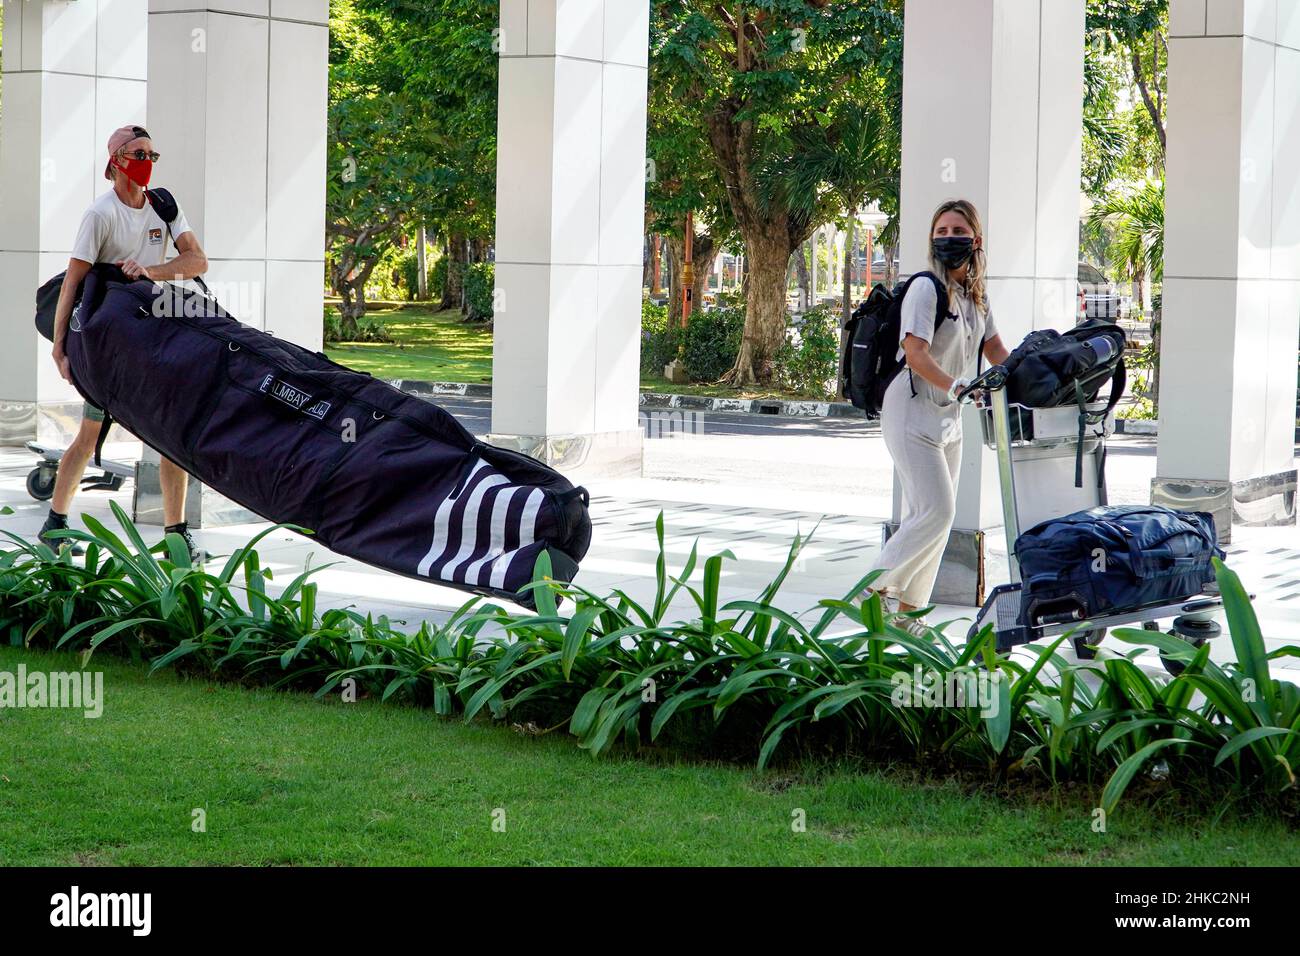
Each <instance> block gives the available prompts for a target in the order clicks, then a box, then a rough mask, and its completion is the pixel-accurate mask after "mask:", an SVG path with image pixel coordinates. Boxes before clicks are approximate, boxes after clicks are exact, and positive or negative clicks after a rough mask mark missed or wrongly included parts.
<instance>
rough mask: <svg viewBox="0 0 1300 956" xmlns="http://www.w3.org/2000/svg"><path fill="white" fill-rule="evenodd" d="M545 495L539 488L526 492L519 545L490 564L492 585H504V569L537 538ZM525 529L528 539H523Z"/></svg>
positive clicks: (496, 586)
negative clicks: (538, 523) (506, 556)
mask: <svg viewBox="0 0 1300 956" xmlns="http://www.w3.org/2000/svg"><path fill="white" fill-rule="evenodd" d="M545 497H546V496H545V495H544V494H542V489H540V488H534V489H533V490H532V491H530V492H529V493H528V498H527V499H526V500H525V501H524V513H523V514H522V515H521V516H520V517H519V547H518V549H516V550H514V551H512V552H510V557H509V558H505V556H504V555H503V556H502V557H503V558H505V559H504V560H499V561H497V562H496V563H495V564H494V565H493V566H492V578H491V582H490V583H491V586H492V587H494V588H502V587H504V586H505V583H506V571H508V570H509V569H510V565H512V564H514V562H515V559H516V558H518V557H519V552H520V551H522V550H523V549H524V548H526V547H528V546H529V545H530V544H532V543H533V542H534V541H536V540H537V515H538V514H539V513H540V511H541V508H542V499H543V498H545ZM526 529H527V530H529V531H530V533H531V538H530V539H529V540H524V532H525V530H526ZM532 571H533V569H532V568H529V569H528V576H529V578H530V579H531V578H532Z"/></svg>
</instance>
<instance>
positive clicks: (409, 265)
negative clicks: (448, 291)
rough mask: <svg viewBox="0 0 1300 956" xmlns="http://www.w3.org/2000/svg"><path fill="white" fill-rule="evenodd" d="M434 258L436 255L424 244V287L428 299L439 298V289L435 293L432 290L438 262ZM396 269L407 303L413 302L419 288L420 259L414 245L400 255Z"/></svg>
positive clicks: (440, 292)
mask: <svg viewBox="0 0 1300 956" xmlns="http://www.w3.org/2000/svg"><path fill="white" fill-rule="evenodd" d="M435 256H436V253H435V252H434V249H433V247H432V246H430V245H429V244H428V243H425V259H424V266H425V280H424V281H425V287H426V289H427V291H428V294H429V297H430V298H441V297H442V289H441V287H440V288H439V289H438V290H437V291H436V292H435V290H434V275H435V273H436V272H437V268H438V262H439V261H440V260H438V259H436V258H435ZM397 267H398V273H399V274H400V276H401V280H402V289H403V291H404V292H405V293H406V299H407V300H408V301H414V299H415V293H416V292H417V291H419V288H420V282H419V278H420V257H419V251H418V250H417V249H416V247H415V246H414V245H412V246H411V248H410V249H405V250H403V251H402V255H401V256H400V257H399V258H398V260H397ZM443 268H444V270H445V269H446V267H445V266H444V267H443Z"/></svg>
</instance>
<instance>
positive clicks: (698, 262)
mask: <svg viewBox="0 0 1300 956" xmlns="http://www.w3.org/2000/svg"><path fill="white" fill-rule="evenodd" d="M692 252H693V253H694V257H693V258H694V259H695V281H694V282H692V283H691V301H692V302H693V303H695V305H694V309H695V311H697V312H698V311H699V310H700V309H701V308H703V306H704V287H705V286H706V285H708V283H709V273H711V272H712V271H713V263H714V262H715V261H716V260H717V258H718V252H719V249H718V246H717V244H716V243H715V242H714V241H713V237H712V236H696V237H695V248H694V249H693V250H692Z"/></svg>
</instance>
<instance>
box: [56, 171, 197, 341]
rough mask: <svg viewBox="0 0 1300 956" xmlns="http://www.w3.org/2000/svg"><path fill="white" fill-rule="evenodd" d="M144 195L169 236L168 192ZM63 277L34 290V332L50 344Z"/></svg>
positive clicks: (172, 216) (173, 208) (173, 207)
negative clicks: (163, 223) (165, 227)
mask: <svg viewBox="0 0 1300 956" xmlns="http://www.w3.org/2000/svg"><path fill="white" fill-rule="evenodd" d="M144 194H145V196H146V197H147V198H148V201H149V202H150V204H152V206H153V208H154V211H155V212H157V213H158V218H159V219H161V220H162V221H163V222H165V223H166V224H167V234H168V235H171V231H172V223H173V222H175V221H176V214H177V212H179V207H178V206H177V204H176V200H175V199H174V198H173V197H172V194H171V193H170V192H168V191H167V190H166V189H163V188H162V187H159V188H158V189H146V190H145V191H144ZM175 245H176V237H175V236H172V246H173V247H174V246H175ZM65 275H67V272H66V271H64V272H60V273H59V274H58V275H56V276H55V277H54V278H52V279H50V280H49V281H47V282H46V283H45V284H44V285H42V286H41V287H40V288H39V289H37V290H36V331H37V332H39V333H40V334H41V336H42V337H43V338H45V339H46V340H47V341H50V342H53V341H54V313H55V312H56V311H57V309H58V306H59V294H60V293H61V292H62V291H63V277H64V276H65ZM121 279H122V281H129V280H128V279H127V278H126V275H125V274H123V275H122V276H121ZM195 281H196V282H197V283H198V284H199V285H200V286H201V287H202V288H203V291H204V292H207V291H208V287H207V284H206V283H205V282H204V281H203V279H202V277H199V276H195ZM82 283H83V284H84V283H85V279H82ZM81 289H82V286H81V285H78V286H77V291H76V293H75V294H74V295H73V297H72V304H73V307H74V308H75V307H76V305H77V303H78V302H80V301H81Z"/></svg>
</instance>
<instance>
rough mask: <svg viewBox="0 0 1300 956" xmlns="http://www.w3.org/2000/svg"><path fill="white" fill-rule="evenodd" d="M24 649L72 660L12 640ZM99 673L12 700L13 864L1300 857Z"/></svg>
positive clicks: (861, 782) (1282, 839) (7, 850)
mask: <svg viewBox="0 0 1300 956" xmlns="http://www.w3.org/2000/svg"><path fill="white" fill-rule="evenodd" d="M20 662H23V663H25V664H26V665H27V667H28V669H29V670H31V669H42V670H47V671H48V670H68V669H75V667H76V658H75V657H72V656H65V655H54V654H44V653H37V652H30V651H26V650H23V649H18V648H0V670H4V671H9V672H11V673H13V672H15V671H16V669H17V666H18V664H19V663H20ZM92 666H93V668H94V669H99V670H102V671H104V673H105V677H104V685H105V705H104V713H103V716H102V717H100V718H98V719H86V718H85V717H83V716H82V714H81V713H80V712H79V711H68V710H52V709H45V710H0V865H28V864H52V865H60V864H137V865H163V864H252V865H262V864H298V865H305V864H344V865H348V864H397V865H402V864H444V865H468V864H558V865H566V864H600V865H623V864H648V865H660V864H688V865H689V864H702V865H708V864H759V865H762V864H787V865H789V864H796V865H797V864H880V865H891V864H911V865H954V864H981V865H996V864H1085V865H1102V864H1135V865H1136V864H1182V865H1209V864H1216V865H1217V864H1249V865H1262V864H1275V865H1294V864H1296V863H1300V846H1298V845H1297V840H1296V838H1295V836H1294V834H1291V833H1288V832H1287V830H1286V828H1285V826H1284V825H1283V824H1281V823H1279V822H1277V821H1276V820H1273V819H1258V818H1257V819H1252V820H1242V819H1240V817H1239V813H1238V811H1237V809H1236V808H1235V807H1229V808H1227V810H1226V812H1225V811H1223V808H1218V811H1217V812H1216V811H1212V810H1206V811H1200V812H1198V814H1188V813H1182V812H1179V811H1176V810H1172V809H1165V810H1159V809H1152V806H1151V805H1147V806H1138V805H1136V804H1133V805H1132V809H1131V812H1129V813H1124V812H1123V808H1121V812H1120V814H1119V815H1117V816H1116V817H1113V818H1112V820H1111V821H1110V826H1109V830H1108V832H1106V833H1095V832H1093V831H1092V829H1091V827H1090V823H1091V815H1090V813H1091V810H1090V804H1091V801H1090V800H1089V799H1088V795H1087V794H1086V793H1079V794H1077V795H1067V794H1061V795H1058V796H1051V795H1048V796H1042V795H1041V794H1040V795H1039V797H1037V798H1029V799H1026V798H1024V797H1016V798H1004V797H1000V796H998V795H995V794H991V793H973V794H972V793H964V792H963V791H962V790H961V789H960V788H959V787H958V786H957V785H955V784H952V783H945V784H925V783H919V782H914V781H911V780H909V779H907V778H906V777H905V776H904V775H902V774H900V773H894V772H856V771H853V770H849V769H833V768H832V769H825V768H823V769H821V770H814V769H812V768H808V769H804V770H799V771H792V770H790V769H789V768H787V769H784V770H774V771H769V772H765V773H759V772H756V771H753V770H751V769H748V768H744V767H736V766H731V765H715V764H700V763H687V762H676V761H672V760H669V759H667V758H661V759H646V758H637V757H630V756H623V757H614V758H612V759H602V760H593V759H592V758H591V757H590V756H589V755H587V754H586V753H585V752H583V751H580V750H578V749H577V748H575V747H574V745H573V743H572V742H571V738H568V737H567V736H566V735H565V734H563V733H556V734H553V735H550V736H546V737H537V736H528V735H524V734H521V733H519V732H516V731H514V730H512V729H510V728H507V727H502V726H492V725H487V724H473V725H466V724H464V723H463V722H453V721H445V720H440V719H438V718H436V717H434V716H433V715H432V714H430V713H428V712H424V711H419V710H415V709H409V708H402V707H397V706H392V705H384V704H378V703H375V702H371V701H361V702H359V703H354V704H345V703H343V702H341V701H338V700H333V701H327V702H320V701H316V700H314V699H312V698H311V697H309V696H306V695H302V694H289V693H284V692H279V691H270V690H261V689H245V688H240V687H237V686H233V685H222V684H213V683H209V682H207V681H204V680H186V679H182V678H179V677H177V676H175V675H173V674H171V673H159V674H156V675H154V676H152V677H150V676H148V675H147V672H146V670H145V669H144V668H143V667H140V666H133V665H129V664H126V663H124V662H119V661H117V660H114V659H111V658H96V659H95V660H94V661H93V662H92ZM1157 807H1158V805H1157ZM196 809H202V810H204V811H205V813H206V832H194V831H193V829H192V821H193V819H194V817H193V811H194V810H196ZM494 813H495V814H496V816H495V817H494ZM494 819H496V820H502V819H503V820H504V831H498V830H495V829H494V828H493V822H494ZM800 820H804V821H806V829H804V830H803V831H802V832H800V831H799V829H798V828H797V827H796V826H795V825H793V824H795V823H797V822H798V821H800Z"/></svg>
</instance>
